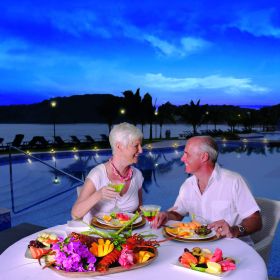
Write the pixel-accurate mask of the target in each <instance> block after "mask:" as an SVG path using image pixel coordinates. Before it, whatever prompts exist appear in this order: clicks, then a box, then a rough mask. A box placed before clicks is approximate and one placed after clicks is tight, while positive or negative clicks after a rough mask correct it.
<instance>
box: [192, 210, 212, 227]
mask: <svg viewBox="0 0 280 280" xmlns="http://www.w3.org/2000/svg"><path fill="white" fill-rule="evenodd" d="M190 218H191V221H197V222H199V223H200V224H201V225H207V224H208V221H207V220H206V219H205V218H203V217H202V216H199V215H197V214H195V213H190Z"/></svg>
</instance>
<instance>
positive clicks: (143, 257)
mask: <svg viewBox="0 0 280 280" xmlns="http://www.w3.org/2000/svg"><path fill="white" fill-rule="evenodd" d="M154 256H155V254H154V253H152V252H149V251H139V252H138V253H137V255H136V258H137V262H138V263H144V262H146V261H148V260H149V259H150V258H152V257H154Z"/></svg>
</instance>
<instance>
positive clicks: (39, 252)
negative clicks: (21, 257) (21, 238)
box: [29, 246, 51, 259]
mask: <svg viewBox="0 0 280 280" xmlns="http://www.w3.org/2000/svg"><path fill="white" fill-rule="evenodd" d="M29 250H30V253H31V256H32V258H33V259H39V258H41V257H42V256H44V255H46V254H48V253H49V252H50V251H51V249H46V248H36V247H33V246H30V247H29Z"/></svg>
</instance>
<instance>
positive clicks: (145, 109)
mask: <svg viewBox="0 0 280 280" xmlns="http://www.w3.org/2000/svg"><path fill="white" fill-rule="evenodd" d="M141 112H142V114H143V115H142V119H143V120H144V121H145V123H149V124H150V137H149V138H150V140H151V139H152V138H153V120H154V112H155V106H153V103H152V96H151V95H150V94H149V93H146V94H145V95H144V97H143V99H142V101H141Z"/></svg>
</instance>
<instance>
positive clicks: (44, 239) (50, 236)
mask: <svg viewBox="0 0 280 280" xmlns="http://www.w3.org/2000/svg"><path fill="white" fill-rule="evenodd" d="M37 241H39V242H41V243H42V244H44V245H45V246H47V247H50V245H51V244H55V243H56V242H58V238H57V235H56V234H55V233H49V232H42V233H40V234H39V236H38V237H37Z"/></svg>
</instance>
